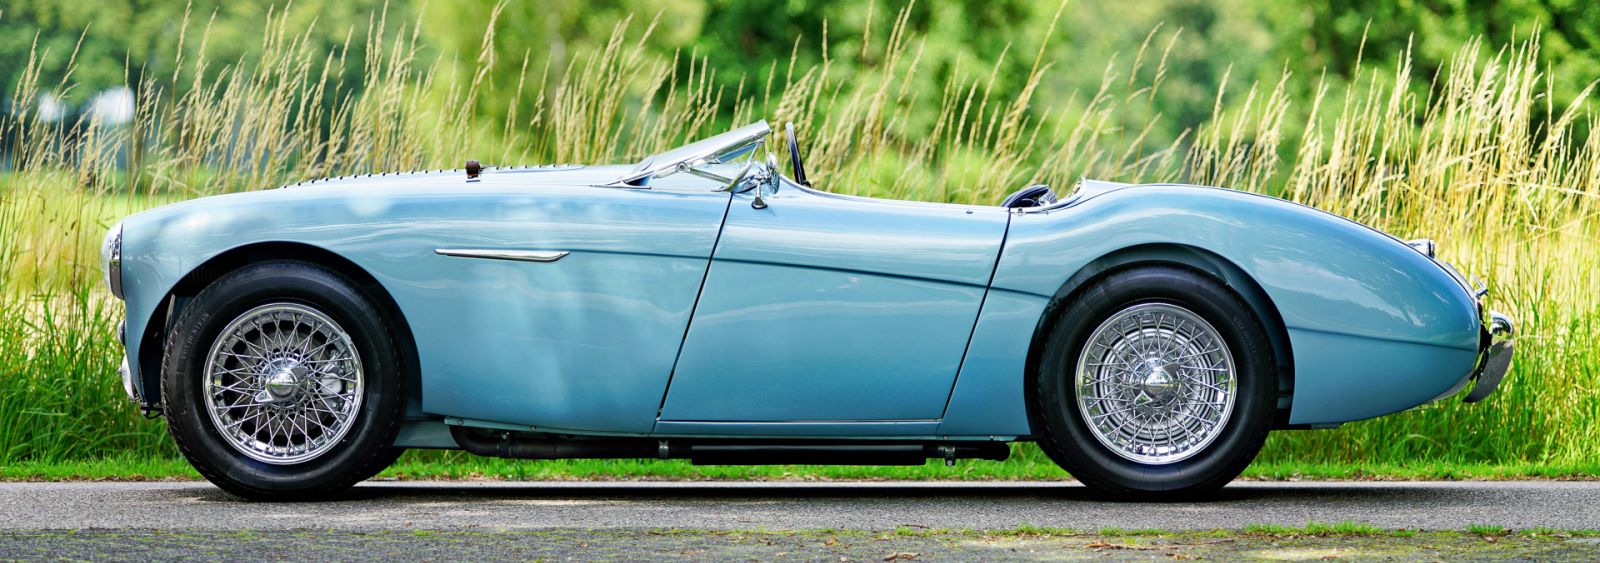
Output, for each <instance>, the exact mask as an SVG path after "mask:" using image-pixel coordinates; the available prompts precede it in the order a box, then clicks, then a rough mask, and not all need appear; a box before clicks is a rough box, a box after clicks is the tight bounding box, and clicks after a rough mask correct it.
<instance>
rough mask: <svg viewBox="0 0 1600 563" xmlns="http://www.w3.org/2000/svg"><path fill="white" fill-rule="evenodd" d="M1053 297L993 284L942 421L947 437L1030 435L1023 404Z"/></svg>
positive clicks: (942, 433) (944, 434) (940, 428)
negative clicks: (1033, 350) (1035, 341)
mask: <svg viewBox="0 0 1600 563" xmlns="http://www.w3.org/2000/svg"><path fill="white" fill-rule="evenodd" d="M1049 302H1050V300H1049V299H1048V298H1046V297H1041V296H1038V295H1031V294H1027V293H1019V292H1015V291H1007V290H1003V289H992V290H990V291H989V297H988V298H987V299H985V300H984V302H983V312H982V313H979V315H978V326H977V327H975V328H974V329H973V332H972V344H971V346H969V347H968V349H967V359H966V361H964V362H962V363H961V376H960V377H958V378H957V379H956V387H955V389H954V390H953V391H952V392H951V394H950V406H949V407H947V408H946V409H945V414H944V420H943V422H942V423H941V424H940V425H939V434H940V435H943V436H1025V435H1028V434H1030V433H1031V430H1030V429H1029V421H1028V410H1027V408H1026V405H1025V404H1024V403H1023V401H1024V400H1025V399H1024V387H1023V385H1025V378H1024V376H1023V374H1024V373H1026V369H1027V363H1028V347H1029V346H1030V345H1031V344H1032V338H1031V336H1032V335H1033V330H1034V327H1036V326H1038V324H1039V315H1040V314H1041V313H1042V312H1043V311H1044V308H1045V306H1046V305H1048V304H1049Z"/></svg>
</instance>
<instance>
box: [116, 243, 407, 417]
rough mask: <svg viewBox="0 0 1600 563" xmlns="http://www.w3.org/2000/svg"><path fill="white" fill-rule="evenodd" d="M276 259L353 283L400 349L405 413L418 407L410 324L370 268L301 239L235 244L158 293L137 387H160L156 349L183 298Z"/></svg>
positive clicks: (186, 299) (142, 348) (142, 345)
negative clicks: (322, 270)
mask: <svg viewBox="0 0 1600 563" xmlns="http://www.w3.org/2000/svg"><path fill="white" fill-rule="evenodd" d="M277 260H286V261H296V262H305V263H309V264H314V265H317V266H321V267H324V268H327V269H329V270H332V271H333V272H334V273H336V274H339V275H340V276H343V277H344V278H345V279H347V280H349V281H350V282H352V283H354V284H355V285H356V287H357V288H358V289H359V290H360V291H361V293H362V295H363V296H364V297H366V298H367V299H368V300H369V302H371V303H372V304H373V305H374V306H376V307H377V308H378V311H379V314H380V315H382V316H383V320H384V322H385V323H388V324H389V326H391V327H393V330H394V331H395V337H396V339H397V340H398V341H399V342H398V343H399V345H400V348H401V358H402V359H403V360H404V365H403V366H402V370H403V371H404V372H405V377H406V381H405V384H406V389H407V394H408V395H409V396H408V397H407V398H406V402H407V406H406V409H407V412H408V413H410V412H413V411H415V410H417V409H418V408H420V402H419V390H420V389H421V381H422V378H421V373H420V371H419V368H418V366H419V364H418V360H417V346H416V340H415V338H414V337H413V336H412V332H411V325H410V323H408V322H407V321H406V317H405V315H404V314H403V313H402V312H401V309H400V305H399V303H397V302H396V301H395V300H394V296H393V295H391V294H390V293H389V290H388V289H387V288H385V287H384V286H383V284H382V283H380V282H379V281H378V279H377V278H376V277H374V276H373V275H372V273H371V272H368V271H367V270H366V269H365V268H362V267H361V266H360V265H358V264H356V263H355V262H353V261H351V260H350V259H348V258H345V257H344V256H341V255H339V254H338V253H336V252H333V251H331V250H328V249H326V248H322V247H320V246H315V245H311V244H306V243H301V242H287V241H270V242H256V243H250V244H246V245H241V246H237V247H234V248H230V249H228V250H226V251H223V252H221V253H218V254H217V255H215V256H212V257H211V258H209V259H207V260H206V261H205V262H202V263H201V264H200V265H198V266H195V267H194V268H193V269H191V270H189V272H188V273H186V274H184V276H183V277H182V278H180V279H179V280H178V282H177V283H176V284H174V285H173V287H172V289H171V290H169V291H167V293H166V295H164V296H162V298H161V301H160V303H161V305H160V306H158V307H156V309H155V312H154V313H152V315H151V318H150V321H149V322H148V323H145V326H146V329H145V331H144V334H143V335H141V336H140V339H141V341H140V346H139V358H138V362H139V375H140V377H141V379H143V383H144V387H143V388H144V389H146V390H154V389H160V385H161V372H162V365H161V358H162V351H163V350H164V349H165V348H166V338H167V334H168V332H170V329H171V325H170V323H171V322H172V320H174V319H176V318H177V317H178V314H179V312H181V311H182V310H183V308H184V307H185V306H187V305H188V302H189V300H191V299H193V298H194V296H196V295H199V294H200V292H201V291H203V290H204V289H205V288H206V287H207V286H210V285H211V284H212V283H214V282H216V281H217V280H218V279H221V278H222V277H223V276H226V275H228V274H229V273H232V272H234V271H236V270H238V269H239V268H243V267H245V266H249V265H251V264H259V263H262V262H269V261H277ZM145 395H146V397H147V400H149V402H151V403H154V402H156V400H159V399H158V396H159V394H156V395H157V396H156V397H152V396H151V395H152V394H151V393H149V392H148V391H147V392H146V394H145ZM150 399H154V400H150Z"/></svg>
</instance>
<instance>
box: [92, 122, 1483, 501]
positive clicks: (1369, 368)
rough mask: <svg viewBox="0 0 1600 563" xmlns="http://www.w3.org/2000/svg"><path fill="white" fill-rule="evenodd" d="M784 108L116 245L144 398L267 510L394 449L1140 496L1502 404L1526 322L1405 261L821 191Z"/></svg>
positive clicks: (1299, 231) (1321, 240) (1239, 215)
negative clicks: (1258, 461)
mask: <svg viewBox="0 0 1600 563" xmlns="http://www.w3.org/2000/svg"><path fill="white" fill-rule="evenodd" d="M770 134H771V131H770V130H769V128H768V126H767V124H766V123H765V122H762V123H756V124H754V125H750V126H747V127H743V128H740V129H736V130H734V131H730V132H728V133H725V134H722V135H718V136H716V137H713V138H710V139H706V140H704V141H700V142H697V143H694V144H691V145H687V146H684V147H681V148H678V149H674V150H671V151H668V152H665V153H662V154H658V155H654V156H651V157H648V158H645V159H644V160H643V161H640V162H638V163H636V164H632V165H620V166H575V165H557V166H533V167H522V168H484V167H481V166H479V165H478V164H477V163H476V162H468V164H467V167H466V168H465V169H464V170H453V171H440V172H423V173H404V174H374V175H365V176H358V177H348V178H337V179H330V180H316V181H311V182H305V183H301V184H296V185H292V186H288V187H284V188H281V189H274V190H265V191H256V192H248V193H238V194H229V195H222V196H216V197H208V198H203V199H198V200H194V201H189V202H185V203H179V204H175V205H169V206H165V207H161V208H159V209H155V210H152V211H147V212H144V213H139V214H137V215H133V216H131V217H128V218H127V219H126V220H124V221H122V222H121V223H120V224H118V225H116V226H115V227H113V228H112V229H111V231H110V233H108V234H107V235H106V238H105V244H104V263H105V270H106V281H107V284H108V285H109V286H110V289H111V292H112V293H113V294H115V295H116V296H117V297H119V298H122V299H125V300H126V301H127V320H126V323H125V325H124V329H123V331H122V335H123V341H124V344H125V346H126V348H127V358H126V361H125V363H124V367H123V369H122V377H123V383H124V386H125V388H126V390H127V391H128V394H129V395H130V396H132V397H133V399H134V400H136V401H138V402H139V403H141V404H142V405H143V407H144V408H145V409H147V410H148V411H150V412H154V413H161V414H164V415H165V416H166V417H167V419H168V423H169V426H170V428H171V432H172V437H173V439H174V440H175V441H176V442H177V444H178V446H179V448H180V449H181V450H182V451H183V453H184V455H186V456H188V459H189V460H190V461H191V462H192V463H193V464H194V466H195V468H196V469H198V470H199V471H200V473H201V474H202V475H204V476H205V477H206V478H207V479H210V480H211V481H212V482H214V483H216V484H217V485H218V486H220V487H222V488H223V489H225V490H227V491H230V492H232V493H234V494H237V495H240V496H243V497H247V498H255V499H288V498H305V497H308V496H315V495H321V494H326V493H330V492H335V491H339V490H342V489H344V488H346V487H349V486H351V485H352V484H354V483H356V482H359V481H361V480H363V479H366V478H368V477H370V476H372V475H374V474H376V473H378V472H379V471H380V470H382V469H383V468H384V467H386V466H387V465H388V464H390V463H392V462H393V461H394V459H395V457H396V456H398V455H399V454H400V452H401V451H403V450H404V449H406V448H459V449H464V450H467V451H470V452H473V453H476V454H481V455H488V456H502V457H510V458H523V459H564V458H660V459H689V460H692V461H693V462H694V463H707V464H761V463H819V464H886V465H895V464H922V463H926V461H927V460H928V459H930V458H932V459H943V460H945V461H946V462H950V463H953V462H954V461H955V460H957V459H963V458H979V459H992V460H1000V459H1005V457H1006V456H1007V454H1008V452H1009V444H1010V443H1011V442H1020V441H1034V442H1037V443H1038V444H1039V446H1040V447H1042V448H1043V450H1044V451H1045V452H1046V453H1048V454H1049V455H1050V457H1051V458H1052V459H1054V460H1055V461H1056V462H1058V463H1059V464H1061V466H1062V467H1063V468H1065V469H1066V470H1067V471H1069V472H1071V473H1072V474H1073V475H1074V476H1076V477H1077V478H1078V479H1079V480H1081V481H1082V482H1083V483H1084V484H1086V485H1088V486H1090V487H1092V488H1094V489H1096V490H1098V491H1101V492H1104V493H1107V494H1110V495H1115V496H1123V497H1140V498H1172V497H1178V496H1194V495H1197V494H1201V493H1205V492H1209V491H1213V490H1216V489H1217V488H1219V487H1221V486H1223V485H1225V484H1226V483H1228V482H1229V481H1230V480H1232V479H1233V478H1234V477H1236V476H1238V474H1239V472H1240V471H1241V470H1243V469H1244V467H1245V466H1246V465H1247V464H1249V463H1250V461H1251V459H1252V458H1254V456H1255V455H1256V452H1257V451H1258V450H1259V449H1260V448H1261V445H1262V441H1263V440H1265V439H1266V436H1267V433H1268V432H1269V431H1271V430H1274V429H1291V428H1323V427H1332V426H1336V425H1338V424H1340V423H1342V422H1346V421H1352V420H1360V419H1364V418H1370V417H1375V416H1379V415H1383V414H1387V413H1392V412H1396V411H1401V410H1405V409H1409V408H1412V407H1416V406H1418V405H1422V404H1424V403H1427V402H1429V401H1434V400H1439V399H1443V398H1447V397H1451V396H1453V395H1454V394H1456V393H1457V392H1458V391H1461V390H1462V389H1463V388H1465V387H1468V386H1470V387H1471V390H1470V391H1469V392H1468V393H1467V394H1466V396H1465V400H1466V401H1468V402H1473V401H1478V400H1481V399H1483V398H1484V397H1486V396H1487V395H1488V394H1490V393H1491V392H1492V391H1493V390H1494V389H1495V387H1496V386H1497V385H1498V384H1499V383H1500V380H1501V378H1502V377H1503V376H1504V374H1505V373H1506V370H1507V368H1508V367H1509V364H1510V362H1511V355H1512V354H1511V349H1512V339H1511V337H1512V332H1513V330H1512V325H1511V321H1510V320H1509V319H1508V318H1506V317H1505V316H1503V315H1499V314H1495V313H1490V312H1487V311H1485V310H1484V309H1483V307H1482V304H1481V302H1480V299H1481V297H1482V296H1483V294H1484V290H1483V289H1482V288H1481V286H1479V285H1477V284H1476V283H1474V282H1470V281H1468V278H1466V277H1464V276H1462V275H1461V274H1459V273H1457V272H1456V271H1455V269H1453V268H1452V267H1451V266H1450V265H1449V264H1446V263H1444V262H1442V261H1440V260H1438V259H1436V258H1435V257H1434V245H1433V243H1432V242H1430V241H1426V240H1419V241H1410V242H1406V241H1401V240H1397V239H1395V238H1393V237H1390V236H1389V235H1386V234H1384V233H1381V232H1378V231H1376V230H1373V229H1371V228H1368V227H1365V226H1362V225H1359V224H1356V223H1353V222H1351V221H1347V220H1345V219H1342V218H1339V217H1336V216H1333V215H1330V214H1327V213H1324V212H1321V211H1317V210H1315V209H1311V208H1307V207H1304V206H1300V205H1296V204H1293V203H1288V202H1285V201H1281V200H1278V199H1273V198H1270V197H1264V196H1260V195H1254V194H1250V193H1244V192H1239V191H1232V190H1226V189H1215V188H1204V187H1195V186H1175V185H1127V184H1117V183H1111V182H1098V181H1087V180H1086V181H1083V182H1082V183H1080V184H1079V185H1078V186H1077V187H1076V189H1074V190H1073V191H1072V192H1071V193H1069V194H1067V195H1066V196H1065V197H1062V198H1059V199H1058V198H1057V197H1056V196H1055V195H1054V194H1053V193H1052V192H1051V190H1050V189H1049V188H1047V187H1045V186H1033V187H1029V188H1024V189H1023V190H1021V191H1019V192H1017V193H1016V194H1015V195H1013V196H1012V197H1009V198H1007V199H1006V201H1005V202H1004V203H1002V204H1000V205H998V206H983V205H953V204H934V203H916V202H907V201H887V200H880V199H870V198H861V197H848V196H842V195H835V194H831V193H825V192H820V191H816V190H813V189H811V188H810V187H809V183H808V182H807V181H806V176H805V173H804V169H803V167H802V165H801V157H800V150H799V146H798V144H797V143H796V142H795V138H794V133H793V129H792V128H790V129H789V131H788V139H787V140H788V145H789V146H788V152H789V155H788V156H789V159H790V160H791V168H790V174H791V175H790V176H788V177H785V176H782V175H780V174H779V172H780V170H779V166H778V164H777V160H776V158H774V157H773V156H772V155H771V153H769V152H766V151H763V150H761V148H762V146H763V141H764V140H765V139H766V138H767V137H768V136H769V135H770Z"/></svg>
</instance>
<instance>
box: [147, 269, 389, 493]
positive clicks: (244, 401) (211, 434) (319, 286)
mask: <svg viewBox="0 0 1600 563" xmlns="http://www.w3.org/2000/svg"><path fill="white" fill-rule="evenodd" d="M401 373H402V372H401V370H400V354H399V353H398V346H396V343H395V339H394V337H393V335H392V334H391V333H390V331H389V330H388V328H387V324H386V323H385V322H384V321H383V317H382V315H381V314H379V313H378V311H376V310H375V309H374V308H373V307H372V306H371V305H370V303H369V302H368V301H367V299H366V298H365V297H364V295H363V293H362V292H361V290H359V289H358V288H357V287H356V286H355V285H353V284H351V283H350V282H349V281H348V280H346V279H345V278H343V277H341V276H339V275H338V274H336V273H334V272H332V271H329V270H326V269H324V268H321V267H318V266H314V265H311V264H306V263H300V262H270V263H263V264H256V265H251V266H247V267H245V268H242V269H240V270H237V271H235V272H233V273H230V274H228V275H226V276H224V277H223V278H221V279H219V280H217V281H216V282H215V283H213V284H211V285H210V286H209V287H207V288H206V289H205V290H203V291H201V292H200V294H199V295H198V296H196V297H195V298H194V300H193V301H191V302H190V303H189V305H188V306H187V307H185V308H184V309H183V312H182V313H180V314H179V315H178V318H177V319H176V321H175V322H174V323H173V328H172V333H171V334H170V335H169V337H168V339H167V349H166V355H165V358H164V359H163V373H162V382H161V390H162V395H163V402H164V403H165V404H166V408H167V419H168V427H169V430H170V431H171V433H172V437H173V439H174V441H176V442H177V445H178V448H179V450H180V451H182V452H183V454H184V456H185V457H187V458H188V459H189V462H190V463H191V464H193V465H194V467H195V469H196V470H198V471H199V472H200V474H201V475H202V476H204V477H205V478H206V479H207V480H210V481H211V482H212V483H215V484H216V485H217V486H219V487H221V488H222V489H224V490H226V491H228V492H230V493H233V494H235V495H239V496H242V497H245V498H249V499H259V500H291V499H305V498H316V497H317V496H320V495H324V494H328V493H333V492H337V491H340V490H343V489H345V488H347V487H349V486H351V485H353V484H355V483H356V482H358V481H361V480H363V479H366V478H368V477H371V476H372V475H375V474H377V473H378V471H381V470H382V469H383V467H384V466H387V465H388V464H389V463H391V462H393V461H394V459H395V457H396V456H397V455H398V453H399V451H398V450H396V449H393V448H392V445H393V443H394V438H395V435H396V434H397V432H398V430H399V423H400V420H401V418H402V414H403V413H402V409H403V408H404V405H405V400H404V394H403V390H402V387H401V386H402V381H403V380H404V379H403V377H401Z"/></svg>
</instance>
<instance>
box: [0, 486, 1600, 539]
mask: <svg viewBox="0 0 1600 563" xmlns="http://www.w3.org/2000/svg"><path fill="white" fill-rule="evenodd" d="M1345 520H1349V521H1355V522H1361V523H1366V524H1372V525H1375V526H1379V527H1382V528H1409V529H1423V530H1428V529H1438V530H1461V529H1464V528H1466V527H1467V526H1468V525H1469V524H1487V525H1498V526H1504V527H1509V528H1512V529H1528V528H1535V527H1545V528H1557V529H1574V530H1578V529H1600V482H1550V481H1520V482H1295V483H1281V482H1275V483H1263V482H1244V483H1235V484H1234V485H1231V486H1229V487H1228V488H1227V489H1225V490H1224V491H1223V493H1222V494H1221V496H1220V497H1219V498H1218V499H1216V500H1212V501H1209V502H1200V503H1115V502H1105V501H1099V500H1095V499H1093V498H1092V497H1091V496H1090V495H1089V494H1088V492H1087V491H1086V490H1085V489H1083V488H1082V487H1080V486H1078V485H1076V484H1070V483H1010V482H1002V483H996V482H980V483H949V482H935V483H925V482H913V483H906V482H894V483H881V482H846V483H840V482H822V483H817V482H617V483H612V482H520V483H504V482H444V483H436V482H395V483H368V484H363V485H361V486H359V487H357V488H356V489H354V490H353V491H351V492H350V493H348V494H347V495H345V496H343V497H341V498H338V499H330V500H328V501H324V502H310V503H292V504H268V503H251V502H244V501H240V500H237V499H235V498H233V497H230V496H228V495H226V494H224V493H222V492H221V491H219V490H217V489H216V488H213V487H212V486H211V485H209V484H206V483H176V482H163V483H3V484H0V530H67V529H72V530H81V529H132V528H138V529H168V530H256V531H272V530H305V529H313V530H343V531H377V530H413V529H422V530H446V531H451V530H454V531H497V530H554V529H632V530H639V529H665V528H681V529H700V530H754V529H766V530H814V529H826V528H832V529H856V530H888V529H893V528H896V527H899V526H912V527H926V528H957V529H962V528H975V529H979V530H1003V529H1014V528H1016V527H1018V526H1021V525H1023V524H1029V525H1033V526H1040V527H1056V528H1072V529H1079V530H1100V529H1103V528H1108V527H1115V528H1123V529H1146V528H1159V529H1165V530H1197V529H1214V528H1241V527H1244V526H1247V525H1250V524H1279V525H1286V526H1303V525H1305V524H1306V523H1307V522H1311V521H1315V522H1324V523H1333V522H1340V521H1345Z"/></svg>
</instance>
